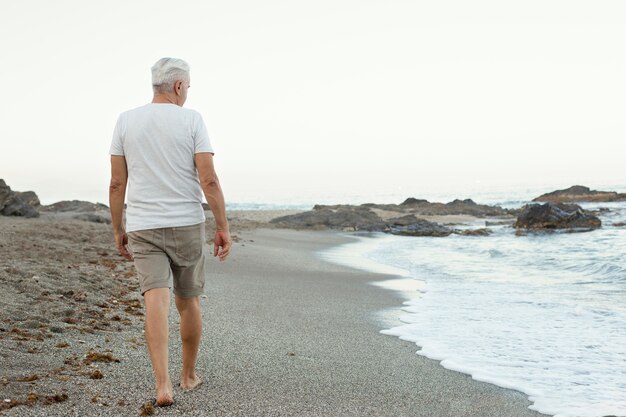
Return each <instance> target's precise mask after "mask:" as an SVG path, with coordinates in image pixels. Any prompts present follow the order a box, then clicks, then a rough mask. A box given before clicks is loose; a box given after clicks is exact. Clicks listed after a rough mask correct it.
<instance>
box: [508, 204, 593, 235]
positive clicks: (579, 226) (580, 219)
mask: <svg viewBox="0 0 626 417" xmlns="http://www.w3.org/2000/svg"><path fill="white" fill-rule="evenodd" d="M513 226H514V227H515V228H516V229H533V230H546V229H548V230H549V229H571V230H573V231H586V230H592V229H597V228H599V227H601V226H602V222H601V221H600V219H599V218H597V217H596V216H594V215H593V214H590V213H588V212H586V211H585V210H583V209H582V207H580V206H579V205H577V204H565V203H545V204H528V205H526V206H524V207H522V209H521V211H520V214H519V215H518V216H517V221H516V222H515V224H514V225H513Z"/></svg>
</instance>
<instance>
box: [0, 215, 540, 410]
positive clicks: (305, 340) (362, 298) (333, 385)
mask: <svg viewBox="0 0 626 417" xmlns="http://www.w3.org/2000/svg"><path fill="white" fill-rule="evenodd" d="M273 215H274V214H268V213H261V214H259V213H249V214H243V213H238V214H237V215H236V216H231V218H232V221H231V224H232V226H233V231H234V233H233V234H234V235H235V236H236V239H235V245H234V248H233V253H232V255H231V257H230V258H229V260H228V261H227V262H225V263H218V262H217V261H215V260H214V259H212V262H211V267H210V271H211V272H210V278H209V279H208V281H207V290H206V298H202V306H203V315H204V323H205V327H204V335H203V341H202V347H201V353H200V359H199V371H200V373H201V374H202V376H203V377H204V379H205V381H206V382H205V384H204V385H203V386H202V387H201V388H200V389H198V390H196V391H194V392H190V393H181V392H179V391H178V390H176V391H175V396H176V404H175V405H174V406H173V407H169V408H163V409H156V410H155V415H163V416H165V415H172V416H174V415H175V416H204V415H206V416H494V417H496V416H497V417H502V416H507V417H515V416H539V415H540V414H538V413H535V412H532V411H530V410H528V409H527V408H526V407H527V406H528V405H529V402H528V400H527V399H526V397H525V396H524V395H523V394H521V393H518V392H515V391H510V390H506V389H501V388H498V387H495V386H492V385H489V384H485V383H481V382H476V381H474V380H472V379H471V378H470V377H468V376H466V375H462V374H460V373H457V372H453V371H449V370H446V369H444V368H443V367H441V366H440V365H439V364H438V363H437V362H436V361H432V360H429V359H426V358H423V357H421V356H418V355H416V354H415V351H416V350H417V347H416V346H415V345H414V344H412V343H409V342H404V341H401V340H399V339H397V338H395V337H390V336H385V335H381V334H380V333H379V330H381V329H383V328H388V327H390V326H392V325H393V324H394V322H395V320H397V313H398V307H400V306H401V304H402V301H404V299H403V298H402V297H403V295H402V293H400V292H395V291H390V290H386V289H382V288H379V287H377V286H375V285H370V283H372V282H375V281H380V280H382V279H392V278H393V277H390V276H384V275H378V274H370V273H365V272H361V271H356V270H353V269H350V268H346V267H342V266H338V265H334V264H330V263H327V262H324V261H321V260H319V259H318V257H317V256H316V254H315V253H316V252H317V251H320V250H322V249H324V248H327V247H329V246H331V245H337V244H342V243H346V242H349V241H350V240H351V238H350V237H346V236H345V235H340V234H337V233H332V232H305V231H290V230H276V229H274V230H269V229H258V228H256V227H258V226H259V225H263V224H264V222H266V221H267V219H266V217H269V216H273ZM276 215H279V214H276ZM0 262H1V264H0V297H1V299H2V306H3V307H2V310H1V312H0V401H3V403H2V404H3V406H4V407H5V408H8V407H9V406H12V405H15V404H16V402H19V403H24V405H17V406H14V407H11V408H10V409H8V410H5V411H4V412H3V414H6V415H7V416H100V415H102V416H135V415H139V409H140V407H141V406H142V404H144V403H145V402H146V401H149V400H150V399H151V398H152V397H153V387H152V374H151V367H150V363H149V360H148V355H147V353H146V351H145V346H144V339H143V334H142V330H141V328H142V314H143V313H142V311H143V307H142V305H141V303H140V300H141V297H140V296H139V295H138V293H137V284H136V282H135V277H134V272H133V268H132V264H131V263H128V262H124V261H123V260H122V258H121V257H119V256H118V255H117V254H116V253H115V251H114V246H113V242H112V235H111V233H110V230H109V226H107V225H103V224H93V223H87V222H81V221H75V220H69V219H59V218H51V217H48V216H42V217H41V218H39V219H28V220H27V219H19V218H7V217H0ZM177 329H178V319H177V316H176V314H175V313H174V312H172V314H171V354H170V358H171V375H172V377H173V378H174V381H176V379H177V378H176V376H177V375H178V373H179V371H180V363H179V362H180V346H179V342H178V340H177ZM118 361H119V362H118ZM5 399H8V400H10V401H11V402H4V400H5ZM0 407H1V406H0Z"/></svg>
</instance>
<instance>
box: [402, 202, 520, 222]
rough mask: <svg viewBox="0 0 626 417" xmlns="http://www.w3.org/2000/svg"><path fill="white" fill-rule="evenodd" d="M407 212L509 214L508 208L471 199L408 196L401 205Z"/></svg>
mask: <svg viewBox="0 0 626 417" xmlns="http://www.w3.org/2000/svg"><path fill="white" fill-rule="evenodd" d="M399 207H401V208H402V209H403V210H404V211H405V212H406V211H408V212H411V213H415V214H418V215H423V216H442V215H450V214H467V215H470V216H476V217H487V216H504V215H507V214H509V211H508V210H507V209H503V208H502V207H499V206H489V205H486V204H476V203H475V202H474V201H473V200H471V199H469V198H468V199H465V200H459V199H456V200H453V201H450V202H449V203H446V204H443V203H430V202H428V201H426V200H420V199H416V198H407V199H406V200H404V202H403V203H401V204H400V206H399Z"/></svg>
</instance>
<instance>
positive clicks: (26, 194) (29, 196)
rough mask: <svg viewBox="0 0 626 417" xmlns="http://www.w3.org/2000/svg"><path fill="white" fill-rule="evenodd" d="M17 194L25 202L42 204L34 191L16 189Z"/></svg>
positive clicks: (37, 205) (35, 204) (33, 204)
mask: <svg viewBox="0 0 626 417" xmlns="http://www.w3.org/2000/svg"><path fill="white" fill-rule="evenodd" d="M15 194H17V195H18V196H19V197H20V198H21V199H22V201H23V202H25V203H26V204H29V205H31V206H33V207H39V206H40V205H41V202H40V201H39V197H37V194H35V192H34V191H16V192H15Z"/></svg>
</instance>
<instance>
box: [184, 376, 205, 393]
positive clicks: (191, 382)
mask: <svg viewBox="0 0 626 417" xmlns="http://www.w3.org/2000/svg"><path fill="white" fill-rule="evenodd" d="M201 384H202V379H200V377H198V375H196V374H194V376H193V378H182V380H181V381H180V387H181V388H182V389H184V390H185V391H191V390H192V389H195V388H198V387H199V386H200V385H201Z"/></svg>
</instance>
